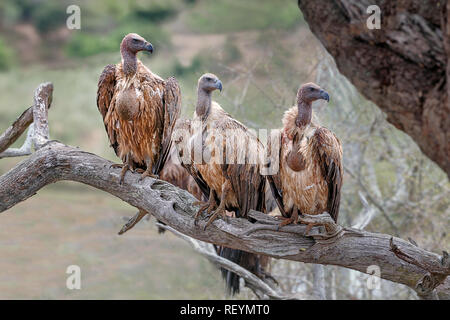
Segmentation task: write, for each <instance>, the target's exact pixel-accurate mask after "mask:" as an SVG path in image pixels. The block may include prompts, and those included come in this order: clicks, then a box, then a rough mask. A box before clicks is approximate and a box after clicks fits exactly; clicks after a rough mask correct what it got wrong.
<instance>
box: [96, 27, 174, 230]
mask: <svg viewBox="0 0 450 320" xmlns="http://www.w3.org/2000/svg"><path fill="white" fill-rule="evenodd" d="M139 51H148V52H153V47H152V45H151V44H150V43H149V42H147V41H146V40H145V39H144V38H142V37H141V36H139V35H137V34H135V33H131V34H128V35H126V36H125V37H124V38H123V40H122V43H121V45H120V52H121V55H122V62H121V63H119V64H116V65H111V64H110V65H107V66H106V67H105V69H104V70H103V72H102V74H101V76H100V79H99V82H98V90H97V107H98V110H99V111H100V113H101V115H102V118H103V123H104V125H105V129H106V132H107V134H108V138H109V141H110V143H111V146H112V147H113V148H114V151H115V153H116V155H117V156H118V157H119V158H120V159H121V160H122V162H123V165H114V166H116V167H117V166H119V167H122V172H121V175H120V182H121V183H122V182H123V179H124V176H125V173H126V171H127V170H134V169H138V170H140V171H141V172H143V175H142V176H141V179H142V178H144V177H146V176H151V177H157V175H158V174H159V172H160V171H161V169H162V168H163V166H164V163H165V161H166V159H167V156H168V153H169V150H170V147H171V135H172V130H173V127H174V125H175V122H176V120H177V118H178V116H179V113H180V107H181V93H180V88H179V86H178V83H177V81H176V79H175V78H173V77H172V78H169V79H168V80H163V79H162V78H160V77H159V76H158V75H156V74H154V73H152V72H151V71H150V70H149V69H148V68H147V67H146V66H145V65H144V64H142V62H141V61H139V59H137V57H136V54H137V53H138V52H139ZM144 215H145V213H144V212H141V213H140V215H139V216H138V217H135V218H139V219H138V220H137V221H136V220H135V221H133V222H134V224H136V223H137V222H138V221H139V220H140V218H142V216H144ZM134 224H132V226H134ZM127 225H129V226H130V224H127ZM132 226H131V227H132ZM131 227H129V228H131ZM129 228H128V229H129ZM128 229H127V230H128ZM125 231H126V230H125ZM123 232H124V231H123V230H122V232H121V233H123Z"/></svg>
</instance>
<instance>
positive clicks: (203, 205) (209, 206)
mask: <svg viewBox="0 0 450 320" xmlns="http://www.w3.org/2000/svg"><path fill="white" fill-rule="evenodd" d="M193 205H196V206H198V205H199V206H200V209H198V211H197V213H196V214H195V216H194V224H195V225H197V221H198V217H199V216H200V215H201V214H202V212H203V211H205V210H206V212H208V213H211V212H212V211H213V210H214V209H215V207H216V205H215V203H214V201H209V202H203V201H195V202H193Z"/></svg>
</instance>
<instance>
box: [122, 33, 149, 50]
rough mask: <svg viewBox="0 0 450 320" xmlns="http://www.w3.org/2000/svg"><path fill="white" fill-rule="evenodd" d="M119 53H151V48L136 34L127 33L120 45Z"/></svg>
mask: <svg viewBox="0 0 450 320" xmlns="http://www.w3.org/2000/svg"><path fill="white" fill-rule="evenodd" d="M120 51H121V52H122V54H123V52H125V51H126V52H130V53H132V54H136V53H138V52H139V51H147V52H150V53H152V52H153V46H152V44H151V43H150V42H148V41H147V40H145V39H144V38H142V37H141V36H140V35H138V34H137V33H129V34H127V35H126V36H125V37H124V38H123V40H122V43H121V44H120Z"/></svg>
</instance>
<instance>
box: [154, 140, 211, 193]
mask: <svg viewBox="0 0 450 320" xmlns="http://www.w3.org/2000/svg"><path fill="white" fill-rule="evenodd" d="M159 178H160V179H161V180H164V181H167V182H169V183H171V184H173V185H174V186H177V187H178V188H181V189H184V190H186V191H188V192H189V193H190V194H192V195H193V196H194V197H196V198H197V199H198V200H202V199H204V196H203V193H202V191H201V190H200V187H199V186H198V185H197V183H196V182H195V180H194V178H192V176H191V175H190V174H189V172H188V171H187V170H186V169H185V168H183V167H182V166H181V163H180V162H179V160H178V154H177V150H176V148H175V146H173V147H172V149H171V151H170V154H169V157H168V158H167V161H166V165H165V166H164V168H163V169H162V170H161V173H160V175H159Z"/></svg>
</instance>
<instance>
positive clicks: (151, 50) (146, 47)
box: [144, 42, 153, 53]
mask: <svg viewBox="0 0 450 320" xmlns="http://www.w3.org/2000/svg"><path fill="white" fill-rule="evenodd" d="M144 50H145V51H148V52H150V53H153V46H152V44H151V43H150V42H147V43H146V44H145V47H144Z"/></svg>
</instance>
